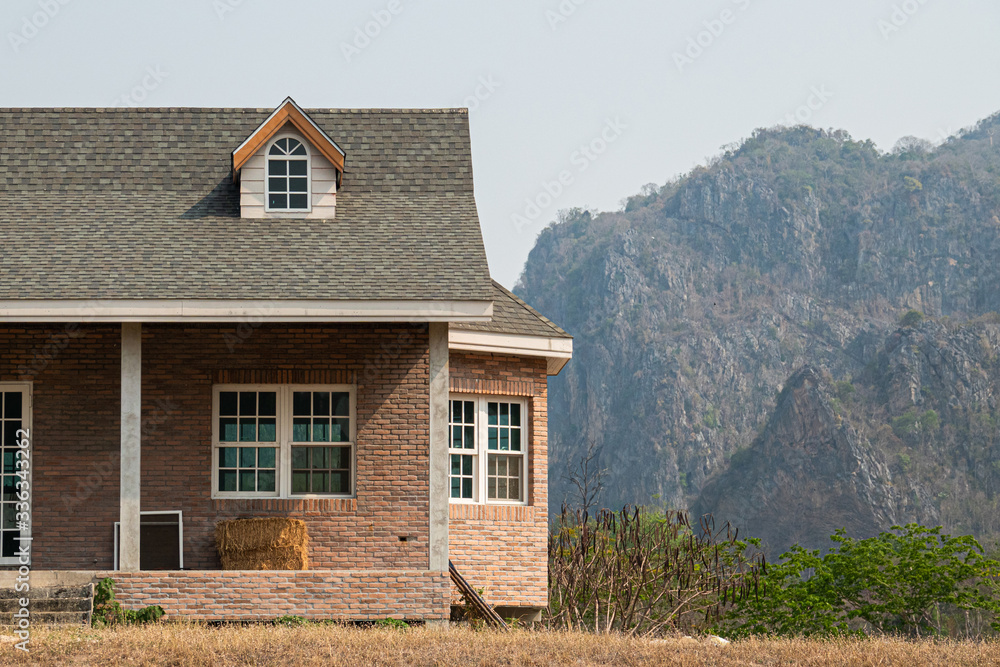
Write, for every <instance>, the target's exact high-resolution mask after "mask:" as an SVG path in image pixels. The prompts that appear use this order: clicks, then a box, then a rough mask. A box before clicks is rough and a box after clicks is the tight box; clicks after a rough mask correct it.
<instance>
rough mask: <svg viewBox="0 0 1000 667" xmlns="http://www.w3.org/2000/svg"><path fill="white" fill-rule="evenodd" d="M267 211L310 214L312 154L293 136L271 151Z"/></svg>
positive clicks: (274, 144)
mask: <svg viewBox="0 0 1000 667" xmlns="http://www.w3.org/2000/svg"><path fill="white" fill-rule="evenodd" d="M267 210H268V211H309V210H310V206H309V151H308V150H307V149H306V147H305V145H304V144H303V143H302V142H301V141H298V140H297V139H293V138H291V137H285V138H283V139H278V140H277V141H275V142H274V143H273V144H272V145H271V148H270V149H269V150H268V151H267Z"/></svg>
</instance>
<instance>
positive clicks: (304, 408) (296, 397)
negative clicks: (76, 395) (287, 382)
mask: <svg viewBox="0 0 1000 667" xmlns="http://www.w3.org/2000/svg"><path fill="white" fill-rule="evenodd" d="M311 409H312V394H311V393H309V392H308V391H297V392H295V393H294V394H292V414H293V415H295V416H300V415H302V416H309V415H310V414H312V413H311V412H309V411H310V410H311Z"/></svg>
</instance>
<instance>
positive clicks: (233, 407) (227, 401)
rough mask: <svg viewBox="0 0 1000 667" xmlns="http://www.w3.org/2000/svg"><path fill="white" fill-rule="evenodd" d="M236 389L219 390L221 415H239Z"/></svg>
mask: <svg viewBox="0 0 1000 667" xmlns="http://www.w3.org/2000/svg"><path fill="white" fill-rule="evenodd" d="M236 396H237V394H236V392H235V391H222V392H219V414H220V415H233V416H235V415H238V414H239V412H237V404H238V403H237V400H236Z"/></svg>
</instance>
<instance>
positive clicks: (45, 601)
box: [0, 584, 94, 625]
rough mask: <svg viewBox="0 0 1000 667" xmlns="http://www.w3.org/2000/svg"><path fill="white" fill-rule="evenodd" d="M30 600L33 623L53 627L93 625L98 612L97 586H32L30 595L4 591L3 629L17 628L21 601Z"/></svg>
mask: <svg viewBox="0 0 1000 667" xmlns="http://www.w3.org/2000/svg"><path fill="white" fill-rule="evenodd" d="M22 598H28V612H29V614H30V616H29V619H30V621H31V623H32V624H33V625H34V624H35V623H45V624H51V625H80V624H89V623H90V618H91V615H92V614H93V611H94V585H93V584H86V585H84V586H41V587H35V586H32V587H31V589H30V590H29V591H24V592H19V591H17V590H15V589H14V588H0V625H15V624H16V623H17V619H16V618H15V616H14V614H15V613H16V612H17V611H19V610H20V609H21V603H20V600H21V599H22Z"/></svg>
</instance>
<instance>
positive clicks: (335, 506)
mask: <svg viewBox="0 0 1000 667" xmlns="http://www.w3.org/2000/svg"><path fill="white" fill-rule="evenodd" d="M212 509H213V510H216V511H237V512H324V513H338V512H340V513H351V512H356V511H357V510H358V499H357V498H344V497H340V498H334V497H330V496H312V497H304V498H303V497H295V498H228V497H227V498H213V499H212Z"/></svg>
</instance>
